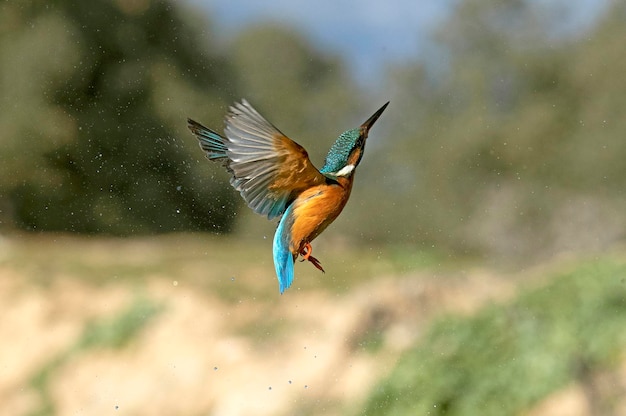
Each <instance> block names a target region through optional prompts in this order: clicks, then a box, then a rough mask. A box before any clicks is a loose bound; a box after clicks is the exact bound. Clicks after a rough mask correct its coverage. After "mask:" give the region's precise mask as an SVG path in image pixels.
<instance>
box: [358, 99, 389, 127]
mask: <svg viewBox="0 0 626 416" xmlns="http://www.w3.org/2000/svg"><path fill="white" fill-rule="evenodd" d="M388 105H389V101H387V102H386V103H385V105H383V106H382V107H380V109H379V110H378V111H377V112H375V113H374V115H372V116H371V117H370V118H368V119H367V121H366V122H365V123H363V124H361V129H363V130H365V132H366V133H367V132H368V131H369V130H370V129H371V128H372V126H373V125H374V123H375V122H376V120H378V117H380V115H381V114H382V113H383V111H385V108H387V106H388Z"/></svg>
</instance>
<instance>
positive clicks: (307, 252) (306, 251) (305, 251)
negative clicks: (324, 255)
mask: <svg viewBox="0 0 626 416" xmlns="http://www.w3.org/2000/svg"><path fill="white" fill-rule="evenodd" d="M311 253H313V247H311V243H306V244H304V247H303V248H302V251H301V252H300V255H301V256H302V260H300V261H305V260H308V261H310V262H311V263H313V266H315V267H316V268H318V269H319V270H321V271H322V273H326V272H325V271H324V269H323V268H322V264H321V263H320V261H319V260H318V259H316V258H315V257H313V256H312V255H311Z"/></svg>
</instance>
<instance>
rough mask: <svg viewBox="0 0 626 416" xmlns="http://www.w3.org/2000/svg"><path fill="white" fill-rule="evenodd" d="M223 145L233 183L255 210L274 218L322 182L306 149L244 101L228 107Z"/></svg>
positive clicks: (323, 179) (322, 179)
mask: <svg viewBox="0 0 626 416" xmlns="http://www.w3.org/2000/svg"><path fill="white" fill-rule="evenodd" d="M224 133H225V135H226V140H225V145H226V148H227V150H226V154H227V156H228V159H229V161H230V163H229V168H230V169H231V170H232V172H233V176H234V179H235V180H234V181H231V183H232V184H233V186H234V187H235V188H236V189H237V190H238V191H239V192H240V193H241V196H242V197H243V199H244V200H245V201H246V203H247V204H248V206H250V208H252V209H253V210H254V211H255V212H257V213H259V214H261V215H266V216H267V217H268V218H270V219H271V218H274V217H277V216H279V215H281V214H282V213H283V212H284V211H285V208H286V206H287V205H288V203H289V202H291V201H292V200H294V199H295V198H296V196H297V195H298V194H299V193H300V192H302V191H303V190H304V189H307V188H308V187H310V186H312V185H314V184H319V183H322V182H323V181H325V178H324V176H323V175H322V174H321V173H320V172H319V171H318V170H317V169H316V168H315V167H314V166H313V164H312V163H311V161H310V160H309V157H308V154H307V152H306V150H304V148H303V147H302V146H300V145H299V144H297V143H296V142H294V141H293V140H291V139H289V138H288V137H287V136H285V135H284V134H283V133H282V132H281V131H280V130H278V129H277V128H276V127H274V126H273V125H272V124H271V123H270V122H268V121H267V120H265V118H263V116H261V115H260V114H259V113H258V112H257V111H256V110H255V109H254V108H253V107H252V106H251V105H250V104H249V103H248V102H247V101H246V100H242V101H241V103H236V104H235V105H233V106H231V107H230V110H229V113H228V115H227V117H226V128H225V130H224Z"/></svg>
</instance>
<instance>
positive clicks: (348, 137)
mask: <svg viewBox="0 0 626 416" xmlns="http://www.w3.org/2000/svg"><path fill="white" fill-rule="evenodd" d="M387 105H389V102H388V101H387V103H385V105H383V106H382V107H381V108H380V109H379V110H378V111H376V112H375V113H374V114H373V115H372V116H371V117H370V118H368V119H367V121H366V122H365V123H363V124H361V125H360V126H359V127H357V128H355V129H352V130H348V131H346V132H343V133H342V134H341V136H339V137H338V138H337V140H336V141H335V143H334V144H333V146H332V147H331V148H330V150H329V151H328V155H326V162H325V163H324V167H323V168H322V169H321V172H322V173H323V174H324V175H326V176H329V177H335V178H337V177H348V176H350V175H352V173H353V172H354V169H355V168H356V167H357V166H358V165H359V162H360V161H361V158H362V157H363V150H364V149H365V141H366V139H367V134H368V132H369V130H370V128H371V127H372V126H373V125H374V123H375V122H376V120H378V117H380V115H381V114H382V113H383V111H385V108H387Z"/></svg>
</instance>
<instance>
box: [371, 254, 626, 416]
mask: <svg viewBox="0 0 626 416" xmlns="http://www.w3.org/2000/svg"><path fill="white" fill-rule="evenodd" d="M624 276H626V267H625V265H624V264H623V263H616V262H614V261H613V260H608V259H607V260H600V261H596V262H593V263H591V264H588V265H583V266H580V267H579V268H577V269H575V270H573V271H571V272H569V273H565V274H561V275H557V276H555V277H553V278H548V280H549V281H550V283H549V284H547V285H545V286H543V287H541V288H539V289H535V290H527V291H526V292H525V293H521V294H520V295H519V296H518V297H517V298H516V299H515V300H514V301H512V302H510V303H508V304H504V305H491V306H489V307H486V308H485V309H483V310H482V311H480V312H479V313H477V314H476V315H475V316H472V317H469V318H468V317H449V318H446V319H442V320H440V321H439V322H436V323H435V324H434V325H433V326H432V327H431V329H430V331H429V333H428V334H427V335H426V336H425V339H424V340H423V341H422V342H421V343H419V344H417V345H416V346H415V347H414V348H413V349H412V350H411V351H409V352H407V353H406V354H405V356H404V357H403V359H402V360H401V361H400V362H399V363H398V365H397V367H396V368H395V370H394V371H393V372H392V374H391V375H390V376H389V378H388V379H387V380H386V381H384V382H383V383H381V384H380V386H379V387H377V388H376V389H374V391H373V394H372V396H371V397H370V400H369V404H368V406H367V410H366V412H365V414H367V415H372V416H373V415H390V414H393V415H416V414H429V415H514V414H522V412H523V411H524V410H528V409H530V408H531V407H532V406H533V405H535V404H536V403H537V402H538V401H540V400H541V399H543V398H544V397H545V396H547V395H548V394H549V393H551V392H553V391H555V390H557V389H559V388H562V387H564V386H566V385H567V384H568V383H572V382H578V383H581V385H582V386H583V389H584V390H585V392H586V393H587V395H588V400H589V402H590V403H589V406H590V407H591V409H590V411H591V413H590V414H606V415H608V414H617V413H613V411H614V409H613V405H614V404H615V403H616V399H617V398H618V397H613V396H612V394H611V393H610V390H609V391H608V392H607V391H600V390H599V389H598V386H597V376H598V374H602V372H606V371H609V370H615V369H616V368H618V367H619V363H620V362H621V360H623V358H624V355H623V353H624V347H625V346H626V332H624V330H623V328H625V327H626V296H624V291H625V287H626V285H625V280H624ZM612 387H613V388H616V389H617V390H616V392H617V393H618V394H619V397H621V396H622V394H623V392H622V391H621V390H620V388H621V387H619V383H614V384H613V386H612Z"/></svg>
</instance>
